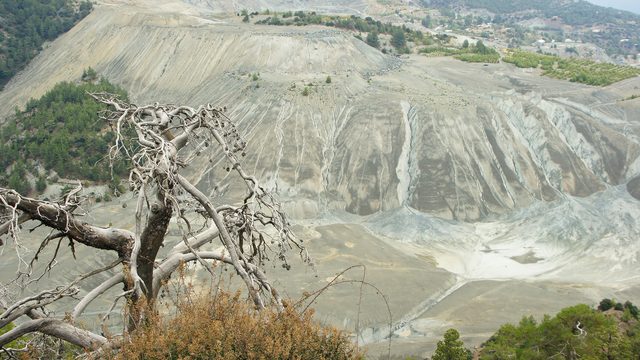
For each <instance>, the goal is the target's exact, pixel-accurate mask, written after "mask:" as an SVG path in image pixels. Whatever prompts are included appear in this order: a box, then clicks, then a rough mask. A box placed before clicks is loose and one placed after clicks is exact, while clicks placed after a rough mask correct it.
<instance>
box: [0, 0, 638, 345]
mask: <svg viewBox="0 0 640 360" xmlns="http://www.w3.org/2000/svg"><path fill="white" fill-rule="evenodd" d="M238 3H239V2H218V1H195V0H194V1H191V2H190V3H189V4H188V3H183V2H180V1H160V2H150V1H135V2H131V1H116V0H109V1H104V2H103V3H102V4H101V5H99V6H98V7H97V9H96V10H95V11H94V12H93V13H92V14H91V15H89V16H88V17H87V18H86V19H85V20H83V21H82V22H81V23H80V24H79V25H78V26H76V27H75V28H73V29H72V30H71V31H70V32H68V33H67V34H65V35H63V36H62V37H61V38H59V39H58V40H56V41H54V42H53V43H51V44H49V45H47V47H46V49H45V50H44V51H43V52H42V54H41V55H39V56H38V57H37V58H36V59H35V60H34V61H33V62H32V64H31V65H29V67H28V68H27V69H26V70H25V71H24V72H22V73H21V74H19V75H18V76H17V77H16V78H15V79H14V80H13V81H12V82H11V83H10V84H9V85H8V86H7V88H6V89H5V90H4V91H3V92H2V93H0V104H2V105H3V106H2V107H1V108H2V109H5V110H6V111H11V110H12V109H13V107H14V106H21V105H23V104H24V103H25V102H26V100H27V99H28V98H30V97H37V96H40V95H42V94H43V93H44V92H45V91H46V90H47V89H49V88H50V87H52V86H53V84H55V83H56V82H58V81H63V80H66V81H73V80H76V79H78V78H79V77H80V74H81V73H82V71H83V69H84V68H86V67H88V66H92V67H94V68H95V69H96V70H97V71H98V72H99V73H101V74H102V75H104V76H106V77H107V78H109V79H110V80H111V81H113V82H115V83H118V84H120V85H122V86H123V87H124V88H126V89H127V90H128V91H129V93H130V95H131V98H132V100H133V101H134V102H136V103H147V102H155V101H160V102H171V103H186V104H189V105H199V104H201V103H206V102H211V103H213V104H215V105H220V106H227V107H228V115H229V116H230V117H231V118H232V119H235V120H236V121H238V123H239V125H240V127H241V129H242V131H243V132H244V133H245V134H246V136H247V138H248V140H249V148H250V156H249V157H248V159H247V164H246V165H247V167H248V168H250V169H252V170H254V171H255V172H256V173H257V174H258V175H259V176H260V177H261V178H262V180H263V181H265V182H267V183H268V184H270V186H271V187H272V188H273V189H274V190H277V191H278V192H279V193H280V196H281V197H282V198H283V200H284V201H285V202H286V203H287V208H288V209H289V211H290V213H291V214H292V215H293V216H294V217H295V218H296V219H297V221H298V222H299V224H300V228H299V232H300V236H301V237H303V238H306V239H308V240H309V243H310V245H309V246H310V250H311V254H312V255H313V257H314V258H315V259H316V262H317V271H318V273H317V275H318V277H315V273H314V272H313V271H311V270H308V269H306V268H302V269H304V270H301V271H298V272H290V273H285V272H281V271H280V270H278V269H273V271H272V272H273V275H275V276H277V277H279V279H281V280H280V283H281V285H282V286H283V287H284V288H285V289H286V290H287V292H288V293H289V294H290V295H291V296H292V297H296V296H299V294H300V293H301V292H302V291H303V290H309V289H312V288H317V287H319V286H322V285H323V284H326V279H327V278H329V277H330V276H331V275H332V274H335V273H337V272H338V271H340V270H342V269H344V268H346V267H349V266H351V265H355V264H360V263H364V264H366V265H367V269H368V271H367V274H368V276H367V279H369V280H370V281H371V282H372V283H374V284H376V285H377V286H378V287H379V288H380V289H381V290H382V291H383V292H384V293H385V294H386V295H387V297H388V299H389V304H390V306H391V310H392V313H393V321H392V322H393V324H392V328H393V330H394V334H395V335H394V343H393V352H394V353H396V354H424V353H427V352H429V351H430V350H432V349H433V346H434V344H435V341H437V338H438V337H440V336H441V334H442V333H443V332H444V331H445V330H446V328H447V327H449V326H455V327H457V328H459V329H460V330H462V333H463V335H464V338H465V339H466V340H468V341H470V343H471V344H479V343H480V342H481V341H483V340H484V339H486V338H487V337H488V336H489V335H490V334H491V333H492V332H493V331H495V329H496V328H497V327H498V326H499V325H500V324H501V323H503V322H506V321H517V320H518V319H519V318H520V316H521V315H522V314H529V313H532V314H535V315H541V314H543V313H552V312H554V311H557V310H558V309H560V308H561V307H563V306H566V305H570V304H573V303H576V302H587V303H591V304H593V303H595V302H596V301H598V300H599V299H600V298H602V297H603V296H616V297H619V298H621V299H629V300H631V301H634V302H640V286H638V284H639V280H640V279H639V275H637V267H638V261H639V259H638V255H639V252H640V243H639V242H638V238H639V236H638V235H639V232H640V225H639V224H638V220H637V219H639V218H640V206H639V205H640V204H639V203H638V200H637V199H636V198H634V197H632V196H631V195H630V194H629V191H627V187H626V184H627V183H628V182H629V181H630V180H632V179H634V178H636V179H637V177H638V176H639V175H640V159H639V155H640V127H639V125H640V124H639V123H638V119H639V118H640V116H639V115H640V103H639V101H640V99H635V100H628V101H622V100H623V99H625V98H627V97H629V96H630V95H632V94H638V93H640V90H638V88H639V87H640V79H637V78H636V79H630V80H627V81H624V82H621V83H618V84H615V85H612V86H610V87H607V88H595V87H589V86H584V85H579V84H572V83H568V82H563V81H557V80H552V79H547V78H543V77H540V76H539V75H538V74H537V73H536V72H535V71H529V70H520V69H516V68H514V67H512V66H511V65H508V64H492V65H488V66H484V65H482V64H466V63H462V62H458V61H456V60H453V59H445V58H424V57H420V56H410V57H406V58H402V59H399V58H394V57H388V56H385V55H383V54H382V53H380V52H378V51H377V50H374V49H372V48H370V47H368V46H367V45H366V44H364V43H363V42H361V41H359V40H357V39H355V38H354V37H353V36H352V34H350V33H345V32H341V31H337V30H335V29H329V28H324V27H289V28H278V27H267V26H255V25H247V24H243V23H241V22H240V21H239V19H238V18H235V17H233V18H230V17H225V16H223V15H219V13H221V12H223V11H229V10H230V9H227V8H226V7H225V6H227V5H228V6H236V5H237V4H238ZM342 3H344V2H342ZM221 4H222V5H221ZM224 4H226V5H224ZM255 4H256V5H255V6H263V5H261V4H262V3H259V2H255ZM314 4H315V3H314ZM336 4H338V5H340V4H339V2H336ZM358 4H360V5H357V6H364V5H362V4H365V2H362V3H358ZM240 5H242V6H245V4H244V3H242V4H240ZM268 5H274V6H275V5H277V6H280V7H282V8H286V7H288V6H290V4H289V3H288V2H279V3H277V4H274V3H273V2H270V3H269V4H268ZM293 5H302V3H301V2H300V3H297V2H292V3H291V6H293ZM320 5H321V2H317V4H315V5H313V4H312V6H320ZM334 5H335V4H334ZM342 5H344V4H342ZM374 5H375V4H374ZM374 5H372V4H368V5H367V6H374ZM247 6H248V5H247ZM277 6H275V7H277ZM275 7H274V8H275ZM358 9H360V8H358ZM358 11H365V10H358ZM367 11H371V10H370V9H369V10H367ZM345 12H346V11H345ZM251 74H259V80H258V81H253V80H252V79H251V76H250V75H251ZM327 76H331V78H332V82H331V83H330V84H327V83H325V79H326V77H327ZM309 84H313V85H309ZM305 86H306V87H309V89H311V90H310V94H309V96H303V95H302V90H303V89H304V87H305ZM210 159H211V160H212V161H213V163H214V164H215V163H216V161H218V159H219V157H218V156H217V155H216V154H206V155H205V156H203V158H202V161H201V162H200V163H199V164H198V165H197V166H196V167H195V168H193V169H190V170H189V171H190V173H189V176H190V177H192V178H193V179H196V180H198V181H199V186H200V188H202V189H205V190H207V191H208V192H209V193H210V194H211V195H212V196H213V197H214V198H215V199H218V200H220V199H224V198H229V197H232V196H233V195H234V194H235V188H234V186H233V185H228V184H229V181H230V180H232V179H226V178H225V175H224V174H222V173H218V172H216V171H214V170H213V169H212V168H211V166H210V165H209V164H210V162H209V160H210ZM632 183H633V184H635V183H634V182H632ZM634 186H637V185H633V186H631V185H630V189H632V188H635V187H634ZM122 201H127V200H126V198H125V199H119V200H117V201H116V203H114V204H102V205H100V206H98V207H97V208H96V209H94V212H95V215H94V219H95V221H96V222H102V223H104V225H107V224H108V223H110V222H112V223H113V225H115V226H124V227H130V226H132V225H133V220H132V217H128V216H126V214H127V211H130V210H123V209H122V208H121V207H120V202H122ZM130 208H131V206H130V207H128V209H130ZM115 214H117V215H118V216H115ZM11 251H12V250H11V249H10V248H8V247H4V249H3V254H2V255H1V256H2V259H3V260H2V261H1V262H0V274H1V275H2V279H7V278H8V277H9V276H10V275H11V274H12V273H13V271H14V269H15V266H16V264H15V262H13V261H11V260H10V258H9V255H10V254H11ZM107 260H108V259H102V260H99V261H107ZM93 261H95V260H93V258H91V257H89V258H83V257H80V260H78V261H74V260H72V257H71V256H70V255H66V257H65V258H64V260H63V261H61V262H60V265H59V267H60V268H61V269H72V270H70V272H69V273H67V274H65V275H64V277H66V278H71V277H72V276H73V273H74V272H75V271H80V270H81V269H83V268H84V267H87V266H91V265H93ZM350 274H352V275H349V276H352V277H353V278H357V277H358V276H359V275H357V274H355V273H350ZM48 280H49V281H56V279H48ZM95 281H100V279H96V280H95ZM334 291H335V292H329V293H327V295H326V296H325V297H323V298H321V300H320V302H319V303H318V304H317V308H318V310H319V311H318V314H319V318H320V319H322V320H326V321H329V322H332V323H335V324H338V325H341V326H344V327H345V328H346V329H350V330H351V329H354V328H355V323H354V321H355V320H354V319H355V317H356V313H357V307H356V305H355V304H357V302H358V296H357V294H358V292H357V289H356V288H348V287H346V288H339V289H335V290H334ZM367 294H368V296H366V297H365V301H364V303H363V304H362V313H363V315H362V323H361V328H362V329H364V330H363V331H362V333H361V338H360V340H361V342H364V343H368V344H369V345H368V346H369V347H370V349H371V350H370V351H371V354H372V355H375V354H377V353H380V352H383V351H384V350H385V348H386V343H385V342H384V341H385V340H384V338H385V336H386V334H387V332H388V327H387V326H386V325H385V324H386V323H387V321H388V320H386V315H385V314H386V310H385V306H384V302H382V301H381V300H380V297H379V296H376V294H375V292H369V293H367ZM97 305H100V304H97ZM102 305H104V304H102ZM107 306H108V305H107ZM95 310H96V311H97V310H98V309H97V308H96V309H95ZM87 321H90V320H89V319H88V320H87Z"/></svg>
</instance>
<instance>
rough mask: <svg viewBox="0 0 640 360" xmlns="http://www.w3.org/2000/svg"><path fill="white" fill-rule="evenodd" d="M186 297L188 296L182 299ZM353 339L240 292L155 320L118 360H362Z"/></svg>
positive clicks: (309, 316)
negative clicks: (258, 305)
mask: <svg viewBox="0 0 640 360" xmlns="http://www.w3.org/2000/svg"><path fill="white" fill-rule="evenodd" d="M183 298H184V297H183ZM362 358H363V354H361V353H360V352H359V351H358V350H357V349H356V348H355V346H354V345H353V344H352V343H351V341H350V340H349V337H348V336H347V335H346V334H345V333H343V332H341V331H338V330H336V329H335V328H332V327H327V326H321V325H319V324H318V323H317V322H315V321H314V320H313V313H312V312H311V311H308V312H306V313H303V314H299V313H298V312H297V311H296V310H295V309H294V308H293V307H292V306H287V307H286V308H285V310H284V311H283V312H281V313H278V312H277V311H276V310H275V309H273V308H270V309H267V310H263V311H256V310H254V308H253V307H252V306H250V305H249V304H248V303H247V302H245V301H243V300H241V299H240V295H239V294H235V295H231V294H229V293H225V292H219V293H218V294H217V295H216V296H211V295H207V296H200V297H196V298H195V299H193V298H192V299H191V300H183V301H181V302H180V303H178V304H177V312H176V316H175V317H172V318H170V319H164V318H162V317H160V316H155V317H152V318H151V319H150V320H149V323H148V324H147V325H145V326H144V327H143V328H141V329H139V330H138V331H136V332H135V334H134V335H133V336H132V337H130V338H128V339H126V341H125V343H124V346H123V347H122V348H121V350H120V352H118V354H117V355H116V356H115V359H148V360H152V359H163V360H164V359H314V360H315V359H337V360H340V359H362Z"/></svg>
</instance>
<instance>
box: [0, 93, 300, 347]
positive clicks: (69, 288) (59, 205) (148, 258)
mask: <svg viewBox="0 0 640 360" xmlns="http://www.w3.org/2000/svg"><path fill="white" fill-rule="evenodd" d="M90 95H91V96H92V97H93V98H94V99H95V100H96V101H98V102H100V103H102V104H104V105H106V106H107V110H105V111H103V112H101V113H100V114H99V118H100V119H101V120H102V121H104V122H105V124H107V125H108V126H109V127H110V128H111V129H112V130H113V132H114V134H115V142H114V144H113V145H112V146H111V148H110V149H109V152H108V154H107V157H108V158H109V159H110V160H111V161H113V160H116V159H117V158H120V157H124V158H125V159H127V160H128V161H129V162H130V166H131V167H130V173H129V178H128V182H129V188H130V189H131V191H132V192H133V194H134V197H135V198H136V199H137V202H136V208H135V213H134V215H133V219H134V220H135V228H134V229H133V230H129V229H119V228H116V227H109V228H103V227H99V226H96V225H93V224H90V223H88V222H86V221H84V220H83V219H84V218H83V217H82V215H84V214H78V212H79V209H80V206H81V203H82V201H83V198H82V196H81V190H82V187H81V185H80V184H78V187H77V188H75V189H73V190H72V191H70V192H69V193H68V194H67V195H66V196H64V197H63V198H62V199H60V200H59V201H44V200H38V199H35V198H30V197H27V196H23V195H21V194H19V193H17V192H15V191H13V190H11V189H4V188H0V211H1V212H2V214H3V215H2V216H0V246H5V247H7V246H9V245H11V246H13V247H14V248H16V249H20V248H21V247H22V246H24V244H23V243H22V241H21V239H20V226H21V225H22V224H23V223H25V222H26V221H35V222H37V223H39V226H44V227H47V228H49V229H50V230H51V233H50V234H49V235H48V236H46V237H45V238H44V239H43V240H42V241H41V243H40V244H39V248H38V250H37V251H36V252H35V256H34V257H33V258H32V259H31V261H27V260H26V259H23V258H22V257H23V256H24V254H26V253H19V252H16V256H19V257H21V258H20V260H21V262H20V263H21V264H23V266H27V267H28V268H29V269H31V268H32V267H33V266H34V264H35V263H36V262H37V260H38V255H39V254H40V253H42V252H43V251H44V250H45V249H46V248H47V247H48V245H49V243H50V242H51V243H53V244H56V243H57V246H56V248H55V251H54V254H53V259H52V260H51V261H50V262H49V264H48V266H46V267H45V270H44V273H43V275H44V274H46V273H49V272H53V271H55V267H54V266H53V265H54V261H55V258H56V257H57V256H58V254H59V251H61V250H60V242H61V241H62V240H63V239H69V241H70V244H71V245H74V244H76V243H77V244H81V245H84V246H87V247H91V248H93V249H95V250H98V251H110V252H114V253H115V254H116V255H117V261H116V262H115V263H113V264H111V265H108V266H106V267H102V268H97V269H95V270H92V271H91V272H89V273H88V274H85V275H82V276H80V277H78V278H77V279H76V280H75V281H73V282H72V283H71V284H68V285H66V286H61V287H58V288H56V289H54V290H48V291H45V292H40V293H37V294H34V295H30V296H28V297H25V298H24V299H22V300H16V299H9V296H8V295H7V294H9V293H10V291H4V290H3V291H0V310H1V311H2V314H0V327H1V326H2V324H8V323H10V322H13V321H16V322H18V323H19V326H17V327H16V328H14V329H13V330H11V331H9V332H7V333H5V334H4V335H2V336H0V346H2V345H4V344H7V343H9V342H11V341H13V340H15V339H17V338H19V337H20V336H23V335H25V334H28V333H30V332H40V333H43V334H47V335H50V336H54V337H57V338H59V339H63V340H66V341H68V342H71V343H73V344H76V345H78V346H81V347H83V348H85V349H87V350H91V351H96V350H97V349H107V348H111V347H112V345H114V344H113V343H111V342H110V340H108V339H106V338H105V337H104V336H102V335H98V334H97V333H94V332H92V331H90V330H87V329H82V328H80V327H78V326H79V325H78V323H79V322H77V321H76V320H77V319H78V318H79V317H80V316H82V315H83V314H84V313H85V310H86V309H87V307H88V306H89V304H91V303H92V302H94V301H95V300H96V299H98V298H100V297H104V296H106V295H105V294H112V293H113V292H109V290H110V289H113V288H114V287H115V286H117V285H118V284H123V285H124V289H123V291H121V292H118V294H117V295H115V296H114V295H109V296H111V298H110V299H109V300H111V303H112V306H111V309H105V310H106V315H104V317H103V318H106V317H108V315H109V314H110V313H111V310H113V308H114V307H115V306H116V304H117V303H118V300H119V299H121V298H126V300H127V301H126V305H125V307H126V309H125V311H124V313H125V314H126V316H128V319H126V320H124V321H123V326H124V330H126V329H127V327H128V330H129V331H135V329H136V326H137V325H138V324H140V323H141V321H142V320H144V317H145V314H146V313H148V311H147V310H144V309H141V306H139V304H144V306H147V307H149V306H151V307H153V306H154V300H155V298H156V297H157V296H158V294H159V291H160V289H161V287H162V286H163V284H164V283H165V282H166V280H167V279H168V278H170V277H171V274H172V273H173V272H175V271H176V270H177V269H178V268H180V266H181V264H185V263H189V262H195V261H199V262H200V263H201V264H202V265H204V266H205V267H207V268H209V267H210V262H211V261H212V260H213V261H216V262H221V263H225V264H228V265H231V266H233V268H234V269H235V272H236V273H237V274H238V275H239V276H240V278H241V279H242V280H243V282H244V284H245V286H246V288H247V292H248V295H249V297H250V298H251V299H252V301H253V303H254V304H255V306H256V307H257V308H264V307H265V306H267V304H268V301H269V300H271V302H273V303H274V304H275V305H276V306H278V307H279V308H280V309H282V306H283V303H282V298H281V297H280V295H279V293H278V291H277V290H276V289H275V288H274V287H273V286H272V285H271V283H270V281H269V279H268V278H267V277H266V275H265V273H264V272H263V271H262V270H261V266H263V265H264V262H265V260H267V259H270V258H271V256H273V255H275V258H276V259H277V260H279V261H280V262H281V263H282V266H283V267H285V268H287V269H288V268H289V267H290V266H289V264H288V261H287V253H288V251H289V250H292V249H296V251H297V252H298V254H299V255H300V256H301V257H302V259H303V260H304V261H307V262H309V261H310V260H309V258H308V256H307V254H306V250H305V248H304V246H302V244H301V242H299V241H298V240H297V239H296V238H295V236H294V235H293V233H292V232H291V229H290V225H289V222H288V221H287V219H286V216H285V214H284V212H283V211H282V210H281V207H280V205H279V203H278V201H277V200H276V199H275V198H274V197H273V195H272V194H270V193H269V192H268V191H266V190H265V189H264V188H263V187H261V186H260V184H259V182H258V180H257V179H256V178H255V177H253V176H251V175H250V174H248V173H247V172H245V170H244V169H243V167H242V164H241V161H240V159H242V157H244V156H245V155H246V145H247V144H246V142H245V141H244V140H242V138H241V137H240V135H239V131H238V130H237V128H236V127H235V125H234V124H233V122H232V121H231V120H230V119H229V118H227V117H226V116H225V115H224V114H223V109H220V108H215V107H213V106H211V105H205V106H200V107H198V108H192V107H188V106H173V105H166V104H157V103H156V104H153V105H147V106H136V105H133V104H129V103H125V102H122V101H120V100H119V99H118V98H117V97H116V96H114V95H111V94H90ZM206 149H211V150H210V151H212V152H213V153H215V154H218V156H221V157H222V158H223V159H224V161H221V162H217V163H216V164H219V165H217V166H222V167H224V170H226V171H228V172H234V173H235V174H236V175H237V178H238V181H239V182H240V183H241V184H243V185H244V187H245V189H246V194H245V195H244V196H242V197H240V198H238V200H237V201H236V202H235V203H234V204H215V203H214V201H213V200H212V199H210V198H209V197H208V196H206V195H205V194H204V193H203V192H202V191H201V190H199V189H198V188H197V187H196V184H194V183H192V182H191V181H190V180H189V179H188V178H187V177H186V176H184V175H183V174H182V173H181V170H182V169H184V168H186V167H188V166H189V164H190V163H191V162H192V161H193V160H194V159H195V158H196V157H197V156H198V155H199V154H200V153H201V152H202V151H205V150H206ZM173 223H175V224H177V227H178V228H177V230H178V231H179V232H180V236H181V238H182V240H183V241H182V242H181V243H178V244H177V245H175V246H174V247H173V248H172V249H171V250H170V251H169V252H168V254H167V255H165V256H164V257H162V258H160V257H159V256H158V254H159V250H160V248H161V247H162V246H164V245H166V237H167V234H168V233H169V228H170V226H171V224H173ZM194 223H198V224H200V225H199V226H201V227H200V228H199V229H196V228H194V227H193V226H192V224H194ZM174 230H176V229H174ZM174 230H172V231H174ZM7 240H9V241H7ZM54 240H55V241H54ZM216 240H219V241H220V242H219V245H218V246H220V249H219V251H208V250H201V249H202V247H203V246H204V245H205V244H209V243H212V242H215V241H216ZM5 250H6V249H5ZM72 251H73V250H72ZM10 253H11V252H9V251H4V252H3V255H2V256H8V254H10ZM74 255H75V252H74ZM119 264H121V266H118V265H119ZM107 272H109V277H108V278H107V280H106V281H103V282H101V283H100V284H99V285H98V286H96V287H95V288H93V289H92V290H89V291H88V292H86V293H84V294H80V293H81V291H80V290H79V288H80V286H79V285H80V283H82V281H84V280H85V279H87V278H88V277H90V276H93V275H96V274H98V273H103V274H104V273H107ZM211 273H212V274H213V271H211ZM20 274H21V275H20V276H24V277H29V276H30V274H31V272H30V271H28V272H21V273H20ZM38 279H39V278H37V279H36V281H37V280H38ZM33 281H34V280H33V279H32V280H30V281H27V282H17V281H16V282H13V283H11V282H10V284H13V285H16V284H18V283H19V284H22V285H21V286H23V288H22V289H21V290H28V289H24V286H27V287H28V286H29V285H24V284H32V283H33ZM5 285H6V284H2V283H0V290H2V289H5V288H6V286H5ZM16 286H17V285H16ZM78 295H80V296H79V297H78ZM62 298H67V299H70V298H76V299H77V302H76V303H75V304H74V305H73V306H72V308H71V309H69V311H67V313H68V314H69V315H68V316H66V317H65V318H56V317H55V316H53V315H52V314H53V313H50V312H47V311H45V309H46V308H47V306H48V305H51V304H52V303H54V302H56V301H58V300H60V299H62ZM56 313H61V312H60V311H56ZM25 319H26V320H25Z"/></svg>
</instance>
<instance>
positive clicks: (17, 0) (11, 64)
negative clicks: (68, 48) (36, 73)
mask: <svg viewBox="0 0 640 360" xmlns="http://www.w3.org/2000/svg"><path fill="white" fill-rule="evenodd" d="M92 7H93V5H92V4H91V2H90V1H85V0H82V1H79V0H1V1H0V89H2V88H3V87H4V85H5V84H6V83H7V82H8V81H9V79H11V77H12V76H13V75H15V74H16V73H17V72H18V71H20V70H21V69H22V68H24V67H25V66H26V65H27V63H28V62H29V61H30V60H31V59H33V58H34V57H35V56H36V55H37V54H38V52H39V51H40V50H41V48H42V45H43V43H44V42H45V41H50V40H53V39H55V38H56V37H57V36H58V35H60V34H62V33H64V32H66V31H67V30H69V29H71V28H72V27H73V25H75V24H76V23H77V22H78V21H80V20H81V19H82V18H84V17H85V16H87V14H89V12H91V10H92Z"/></svg>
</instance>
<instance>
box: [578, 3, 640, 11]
mask: <svg viewBox="0 0 640 360" xmlns="http://www.w3.org/2000/svg"><path fill="white" fill-rule="evenodd" d="M588 1H589V2H592V3H594V4H598V5H601V6H609V7H612V8H616V9H622V10H628V11H633V12H635V13H636V14H640V1H639V0H588Z"/></svg>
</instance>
